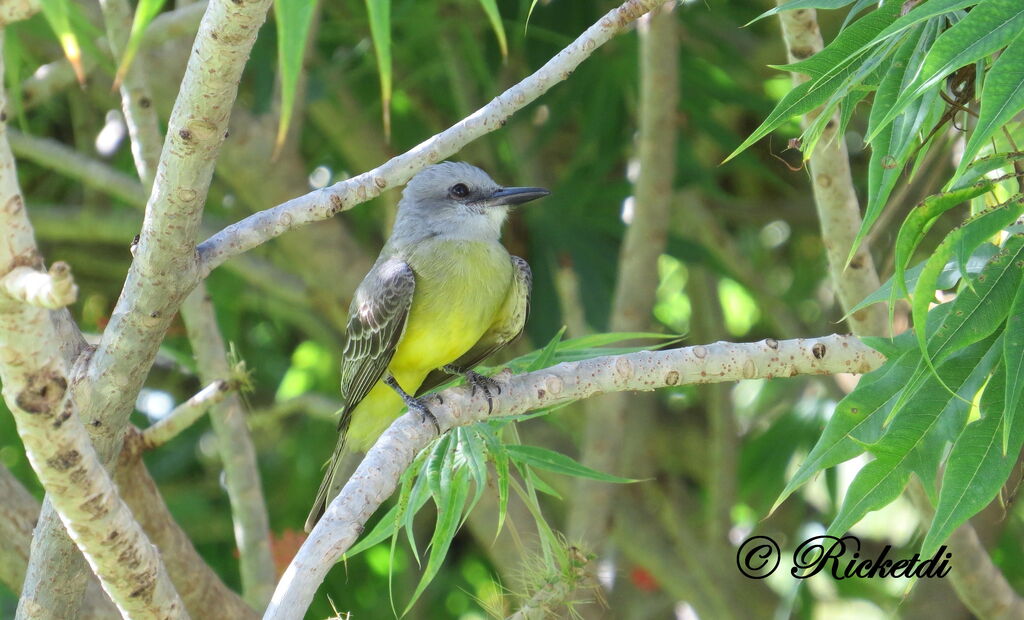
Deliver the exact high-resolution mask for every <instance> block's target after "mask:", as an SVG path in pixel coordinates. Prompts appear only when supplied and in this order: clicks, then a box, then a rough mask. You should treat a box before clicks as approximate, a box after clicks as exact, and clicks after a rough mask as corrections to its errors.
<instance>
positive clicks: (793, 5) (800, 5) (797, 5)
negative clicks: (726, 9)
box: [743, 0, 853, 28]
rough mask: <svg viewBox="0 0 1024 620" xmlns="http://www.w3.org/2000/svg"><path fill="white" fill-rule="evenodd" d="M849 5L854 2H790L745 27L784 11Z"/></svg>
mask: <svg viewBox="0 0 1024 620" xmlns="http://www.w3.org/2000/svg"><path fill="white" fill-rule="evenodd" d="M848 4H853V0H790V1H789V2H786V3H784V4H781V5H779V6H777V7H775V8H773V9H769V10H767V11H765V12H764V13H761V14H760V15H758V16H757V17H755V18H754V19H752V20H750V21H749V22H747V23H746V24H744V26H743V27H744V28H746V27H747V26H749V25H750V24H753V23H754V22H757V21H761V20H762V19H764V18H765V17H771V16H772V15H775V14H776V13H780V12H782V11H795V10H796V9H841V8H843V7H844V6H846V5H848Z"/></svg>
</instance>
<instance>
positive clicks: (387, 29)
mask: <svg viewBox="0 0 1024 620" xmlns="http://www.w3.org/2000/svg"><path fill="white" fill-rule="evenodd" d="M366 12H367V15H368V16H369V18H370V36H371V38H372V39H373V50H374V51H375V52H376V53H377V73H378V74H379V75H380V98H381V114H382V118H383V121H384V136H385V137H386V138H387V139H388V140H390V139H391V0H366Z"/></svg>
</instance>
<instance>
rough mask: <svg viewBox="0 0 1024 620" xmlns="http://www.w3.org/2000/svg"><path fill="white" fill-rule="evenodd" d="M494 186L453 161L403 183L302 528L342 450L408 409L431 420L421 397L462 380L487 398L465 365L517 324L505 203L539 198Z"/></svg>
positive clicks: (359, 293) (328, 485)
mask: <svg viewBox="0 0 1024 620" xmlns="http://www.w3.org/2000/svg"><path fill="white" fill-rule="evenodd" d="M548 193H549V192H548V191H547V190H546V189H542V188H539V187H502V186H500V185H498V184H497V183H495V182H494V181H493V180H492V179H491V177H490V176H488V175H487V173H486V172H484V171H483V170H481V169H479V168H477V167H475V166H471V165H469V164H465V163H460V162H444V163H441V164H437V165H434V166H431V167H429V168H427V169H425V170H423V171H422V172H420V173H419V174H417V175H416V176H415V177H413V178H412V180H411V181H409V183H408V185H406V187H405V190H404V191H403V192H402V200H401V201H400V202H399V204H398V215H397V217H396V219H395V225H394V229H393V230H392V231H391V237H390V238H389V239H388V241H387V243H386V244H385V245H384V249H382V250H381V252H380V256H379V257H377V262H376V263H374V265H373V268H372V269H370V273H368V274H366V277H365V278H364V279H363V281H362V283H361V284H360V285H359V288H358V289H356V292H355V295H354V297H353V299H352V305H351V306H350V307H349V319H348V327H347V333H346V337H345V347H344V350H343V352H342V362H341V397H342V399H343V400H344V403H345V405H344V407H343V408H342V410H341V420H340V421H339V423H338V444H337V446H336V447H335V449H334V454H333V455H332V456H331V461H330V463H329V464H328V466H327V474H326V475H325V476H324V480H323V482H322V483H321V484H320V490H319V491H318V492H317V497H316V502H315V503H314V504H313V509H312V511H311V512H310V513H309V517H308V518H307V519H306V531H307V532H308V531H310V530H311V529H312V528H313V526H314V525H316V522H317V521H318V520H319V519H320V517H321V516H322V515H323V514H324V510H326V508H327V505H328V503H330V501H331V500H332V499H334V497H335V496H336V495H337V494H338V493H339V492H340V490H341V486H342V483H343V481H342V480H340V479H339V478H340V476H339V471H338V470H339V468H340V465H341V461H342V458H341V457H342V453H343V452H344V450H345V448H346V446H347V445H351V446H352V447H354V448H355V449H357V450H362V451H365V450H367V449H368V448H369V447H370V446H371V445H372V444H373V442H374V441H375V440H376V439H377V437H378V436H379V435H380V434H381V433H382V432H384V430H385V429H386V428H387V427H388V425H390V424H391V422H392V421H393V420H394V419H395V418H397V417H398V415H399V414H400V413H401V412H402V409H403V408H405V407H408V408H409V409H410V410H416V411H418V412H419V413H420V415H421V416H423V420H424V422H426V421H427V420H430V421H431V422H433V424H434V425H435V426H436V425H437V420H435V419H434V416H433V414H432V413H431V412H430V409H429V408H428V407H427V406H426V404H425V403H424V402H423V399H421V398H419V395H421V394H423V393H424V392H426V391H428V390H431V389H433V388H435V387H437V386H438V385H441V384H442V383H444V382H445V381H446V380H447V379H448V377H449V376H450V375H456V374H458V375H463V376H465V378H466V381H467V383H469V384H470V385H471V386H472V387H473V389H474V391H475V390H476V389H480V390H482V391H483V392H484V393H485V394H486V395H487V398H488V403H490V398H491V390H492V389H493V390H496V391H499V392H500V388H499V387H498V385H497V383H495V382H494V381H493V380H492V379H489V378H487V377H484V376H482V375H480V374H478V373H476V372H473V367H474V366H476V365H477V364H479V363H480V362H481V361H482V360H483V359H484V358H486V357H488V356H489V355H491V354H492V353H494V352H495V351H497V350H498V349H500V348H501V347H503V346H505V345H506V344H508V343H509V342H511V341H512V340H514V339H515V338H516V337H517V336H518V335H519V334H520V333H522V331H523V326H524V325H525V324H526V318H527V315H528V314H529V311H530V287H531V284H532V276H531V274H530V266H529V265H528V264H527V263H526V261H525V260H523V259H521V258H519V257H518V256H511V255H510V254H509V253H508V251H507V250H506V249H505V247H504V246H502V245H501V242H500V237H501V225H502V223H503V222H504V221H505V217H506V215H508V210H509V208H510V207H512V206H514V205H519V204H522V203H525V202H529V201H531V200H535V199H537V198H541V197H543V196H547V195H548Z"/></svg>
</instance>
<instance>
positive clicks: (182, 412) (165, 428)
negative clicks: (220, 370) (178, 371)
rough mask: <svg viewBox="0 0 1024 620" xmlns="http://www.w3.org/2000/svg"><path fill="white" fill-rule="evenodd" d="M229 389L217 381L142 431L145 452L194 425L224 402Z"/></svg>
mask: <svg viewBox="0 0 1024 620" xmlns="http://www.w3.org/2000/svg"><path fill="white" fill-rule="evenodd" d="M230 389H231V386H230V384H228V382H227V381H224V380H222V379H218V380H216V381H214V382H213V383H211V384H210V385H208V386H206V387H204V388H203V389H201V390H199V391H198V392H196V394H195V396H193V397H192V398H190V399H188V400H186V401H185V402H183V403H181V404H180V405H178V406H177V407H175V408H174V410H173V411H171V412H170V413H169V414H167V417H165V418H163V419H161V420H160V421H159V422H157V423H156V424H154V425H152V426H150V427H148V428H146V430H144V431H142V445H143V447H144V448H145V449H147V450H152V449H153V448H159V447H160V446H162V445H164V444H165V443H167V442H168V441H170V440H172V439H174V438H175V437H177V436H178V435H180V434H181V432H182V431H184V430H185V429H187V428H188V427H190V426H192V425H193V424H195V423H196V422H197V421H198V420H199V418H201V417H203V414H204V413H206V412H207V411H208V410H209V409H210V407H213V406H214V405H216V404H217V403H219V402H221V401H223V400H224V397H225V396H227V394H228V391H229V390H230Z"/></svg>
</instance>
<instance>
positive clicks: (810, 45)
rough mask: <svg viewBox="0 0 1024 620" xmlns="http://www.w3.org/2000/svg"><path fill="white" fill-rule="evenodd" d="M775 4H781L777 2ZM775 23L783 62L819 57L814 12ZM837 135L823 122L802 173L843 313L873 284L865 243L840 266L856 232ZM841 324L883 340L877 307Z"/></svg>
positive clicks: (833, 123) (882, 317)
mask: <svg viewBox="0 0 1024 620" xmlns="http://www.w3.org/2000/svg"><path fill="white" fill-rule="evenodd" d="M777 2H779V3H780V4H781V0H777ZM779 21H780V22H781V24H782V36H783V39H785V42H786V52H787V54H788V56H789V62H796V61H798V60H802V59H804V58H807V57H809V56H811V55H813V54H816V53H817V52H819V51H821V49H822V47H823V44H822V40H821V31H820V30H819V29H818V18H817V12H816V11H815V10H814V9H804V10H796V11H792V10H791V11H782V12H781V13H779ZM807 79H808V78H807V76H805V75H802V74H797V73H794V74H793V82H794V84H798V83H800V82H803V81H806V80H807ZM820 113H821V110H820V109H819V110H815V111H813V112H811V113H809V114H807V115H806V116H805V117H804V124H805V125H806V124H808V123H810V122H811V121H813V120H814V118H815V117H816V116H818V114H820ZM838 130H839V115H838V114H836V115H835V116H834V117H833V118H832V119H831V120H829V121H828V124H827V125H826V127H825V131H824V133H823V134H822V137H821V140H820V141H819V143H818V146H817V147H816V148H815V149H814V152H813V153H812V154H811V158H810V162H809V166H808V167H809V169H810V173H811V183H812V186H813V189H814V203H815V205H816V206H817V208H818V219H819V221H820V223H821V238H822V241H823V242H824V245H825V251H826V254H827V255H828V266H829V273H830V274H831V277H832V282H833V285H834V286H835V289H836V295H837V297H838V298H839V302H840V306H841V307H842V308H843V310H844V311H846V310H847V309H849V308H852V307H853V306H854V305H855V304H857V303H858V302H860V301H861V300H862V299H864V298H865V297H867V296H868V295H869V294H871V293H873V292H875V291H876V290H877V289H878V286H879V281H878V272H877V271H876V270H875V264H874V261H873V260H872V258H871V249H870V248H869V247H868V244H867V243H866V242H865V243H861V245H860V247H859V248H858V249H857V252H856V253H855V254H854V255H853V258H852V260H850V264H849V266H847V265H846V259H847V257H848V255H849V253H850V248H851V247H853V240H854V239H855V238H856V235H857V231H859V230H860V227H861V217H860V205H859V204H858V202H857V193H856V192H855V190H854V187H853V177H852V176H851V174H850V157H849V155H848V154H847V151H846V138H845V137H844V136H839V135H836V132H837V131H838ZM847 320H848V321H849V324H850V329H851V330H852V331H853V332H854V333H855V334H860V335H862V336H887V335H888V334H889V326H888V318H887V315H886V312H885V307H884V306H882V305H881V304H875V305H873V306H870V307H868V308H863V309H861V310H858V311H857V312H854V313H853V314H851V315H849V317H848V318H847Z"/></svg>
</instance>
